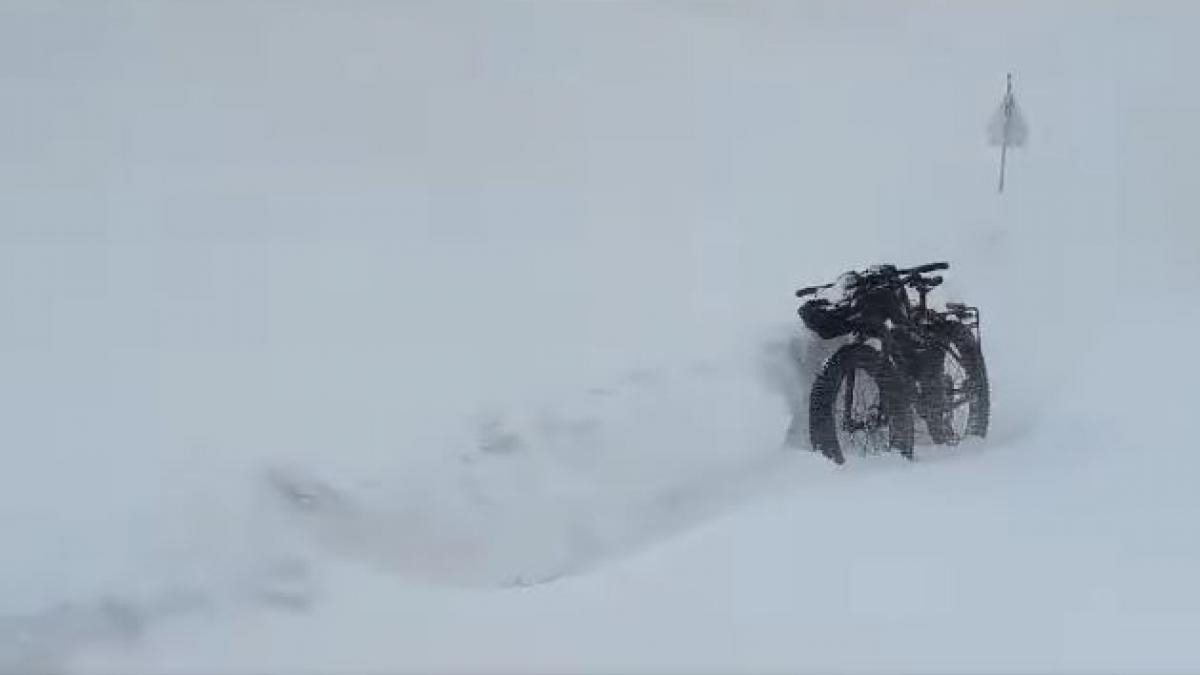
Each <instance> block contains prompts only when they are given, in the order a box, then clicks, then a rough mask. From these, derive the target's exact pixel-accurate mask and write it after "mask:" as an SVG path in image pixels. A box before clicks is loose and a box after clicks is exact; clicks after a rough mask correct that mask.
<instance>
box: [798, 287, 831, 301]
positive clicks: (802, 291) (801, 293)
mask: <svg viewBox="0 0 1200 675" xmlns="http://www.w3.org/2000/svg"><path fill="white" fill-rule="evenodd" d="M832 286H833V284H822V285H820V286H809V287H807V288H801V289H800V290H798V291H796V297H797V298H803V297H804V296H806V295H814V294H815V293H816V292H817V291H819V290H821V289H824V288H831V287H832Z"/></svg>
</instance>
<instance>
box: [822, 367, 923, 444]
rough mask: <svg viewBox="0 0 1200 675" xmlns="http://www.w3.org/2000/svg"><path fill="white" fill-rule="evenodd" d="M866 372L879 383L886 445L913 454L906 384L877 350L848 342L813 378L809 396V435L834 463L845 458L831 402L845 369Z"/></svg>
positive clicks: (835, 395) (834, 398) (909, 402)
mask: <svg viewBox="0 0 1200 675" xmlns="http://www.w3.org/2000/svg"><path fill="white" fill-rule="evenodd" d="M856 369H857V370H862V371H864V372H866V373H867V374H868V375H869V376H870V377H871V378H872V379H874V380H875V384H876V385H877V386H878V387H879V394H880V397H881V398H882V399H883V401H882V403H883V406H884V410H885V412H886V413H887V417H888V445H889V446H890V447H891V448H892V449H893V450H898V451H899V452H900V453H901V454H902V455H904V456H905V457H907V458H909V459H912V458H913V412H912V403H911V401H910V397H909V395H908V393H907V392H908V387H907V386H906V384H905V381H904V380H903V379H902V378H901V376H900V375H899V374H898V373H897V372H896V369H895V368H893V367H892V365H891V363H889V362H888V360H887V359H885V358H884V357H883V354H882V353H880V351H879V350H877V349H874V348H872V347H869V346H867V345H864V344H848V345H844V346H843V347H842V348H841V349H838V350H837V351H836V352H834V354H833V356H831V357H829V360H828V361H826V362H825V365H824V367H822V368H821V372H820V373H818V374H817V377H816V380H815V381H814V382H813V388H812V394H811V395H810V396H809V409H808V430H809V439H810V440H811V441H812V446H813V448H814V449H815V450H817V451H819V452H820V453H821V454H823V455H825V456H826V457H828V458H829V459H831V460H833V461H834V462H835V463H837V464H843V463H845V461H846V457H845V455H844V454H843V453H842V448H841V444H840V443H838V437H837V423H836V420H834V411H833V408H834V403H835V401H836V399H837V395H838V390H839V389H840V386H841V383H842V380H843V379H845V377H846V373H848V372H851V371H853V370H856Z"/></svg>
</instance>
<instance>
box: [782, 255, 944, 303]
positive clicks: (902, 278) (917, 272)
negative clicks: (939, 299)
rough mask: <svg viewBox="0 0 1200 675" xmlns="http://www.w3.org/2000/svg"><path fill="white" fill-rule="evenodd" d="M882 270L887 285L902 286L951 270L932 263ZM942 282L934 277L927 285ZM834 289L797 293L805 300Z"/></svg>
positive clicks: (826, 286)
mask: <svg viewBox="0 0 1200 675" xmlns="http://www.w3.org/2000/svg"><path fill="white" fill-rule="evenodd" d="M880 268H882V271H883V273H884V274H886V275H887V276H886V277H885V278H886V279H888V281H887V282H886V283H896V281H899V282H900V283H901V284H912V283H914V282H916V281H918V280H921V279H923V278H924V277H921V275H922V274H924V273H926V272H936V271H938V270H947V269H950V263H947V262H931V263H926V264H924V265H917V266H916V267H910V268H908V269H903V270H900V269H896V268H895V267H892V266H891V265H880ZM941 282H942V278H941V277H932V278H929V279H927V280H926V283H928V284H929V286H930V287H933V286H937V285H938V284H940V283H941ZM832 287H833V284H821V285H820V286H808V287H806V288H801V289H800V290H798V291H796V297H797V298H803V297H806V296H809V295H814V294H816V292H817V291H820V290H824V289H826V288H832Z"/></svg>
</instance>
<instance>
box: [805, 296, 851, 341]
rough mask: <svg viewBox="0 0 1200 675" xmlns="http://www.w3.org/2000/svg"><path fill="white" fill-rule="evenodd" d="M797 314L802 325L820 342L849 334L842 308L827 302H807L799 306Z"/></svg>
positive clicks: (848, 325)
mask: <svg viewBox="0 0 1200 675" xmlns="http://www.w3.org/2000/svg"><path fill="white" fill-rule="evenodd" d="M799 313H800V318H801V319H802V320H803V321H804V325H805V326H807V327H808V329H809V330H811V331H812V332H814V333H816V334H817V335H819V336H820V337H821V339H822V340H832V339H833V338H836V337H841V336H843V335H846V334H848V333H849V332H850V324H849V322H847V321H846V312H845V311H844V308H840V307H834V306H833V305H832V304H830V302H829V301H828V300H820V299H818V300H809V301H808V302H806V303H804V304H803V305H800V311H799Z"/></svg>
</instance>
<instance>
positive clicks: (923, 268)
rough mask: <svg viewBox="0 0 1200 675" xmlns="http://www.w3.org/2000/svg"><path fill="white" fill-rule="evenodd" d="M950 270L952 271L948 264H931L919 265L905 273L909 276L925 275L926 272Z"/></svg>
mask: <svg viewBox="0 0 1200 675" xmlns="http://www.w3.org/2000/svg"><path fill="white" fill-rule="evenodd" d="M948 269H950V263H948V262H931V263H927V264H925V265H917V266H916V267H912V268H909V269H906V270H904V272H905V273H907V274H924V273H926V272H936V271H938V270H948Z"/></svg>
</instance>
